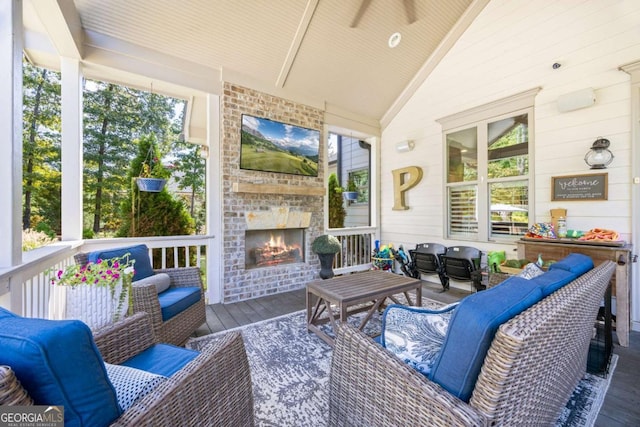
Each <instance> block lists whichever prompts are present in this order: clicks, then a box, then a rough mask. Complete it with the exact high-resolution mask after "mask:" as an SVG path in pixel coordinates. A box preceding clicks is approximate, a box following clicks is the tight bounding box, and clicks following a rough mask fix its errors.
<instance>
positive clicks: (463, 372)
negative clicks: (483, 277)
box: [429, 276, 542, 402]
mask: <svg viewBox="0 0 640 427" xmlns="http://www.w3.org/2000/svg"><path fill="white" fill-rule="evenodd" d="M541 299H542V290H541V289H540V287H539V286H538V284H537V283H535V280H527V279H523V278H521V277H516V276H512V277H510V278H508V279H507V280H505V281H504V282H503V283H501V284H500V285H499V286H496V287H494V288H491V289H488V290H486V291H482V292H478V293H476V294H473V295H470V296H468V297H466V298H464V299H463V300H462V301H460V304H459V305H458V307H457V308H456V310H455V312H454V314H453V317H452V318H451V321H450V322H449V330H448V331H447V336H446V338H445V341H444V343H443V345H442V349H441V351H440V354H439V356H438V358H437V359H436V361H435V363H434V365H433V367H432V369H431V373H430V375H429V379H430V380H432V381H433V382H436V383H438V384H440V385H441V386H442V387H443V388H444V389H446V390H447V391H449V392H450V393H451V394H453V395H454V396H457V397H459V398H460V399H462V400H463V401H465V402H468V401H469V399H470V398H471V393H472V392H473V388H474V387H475V384H476V381H477V379H478V375H479V374H480V368H481V367H482V364H483V362H484V359H485V356H486V354H487V351H488V350H489V347H490V346H491V342H492V341H493V337H494V336H495V333H496V331H497V330H498V327H499V326H500V325H501V324H503V323H504V322H506V321H508V320H510V319H511V318H513V317H514V316H516V315H518V314H520V313H521V312H522V311H524V310H526V309H527V308H529V307H531V306H532V305H534V304H535V303H537V302H538V301H540V300H541Z"/></svg>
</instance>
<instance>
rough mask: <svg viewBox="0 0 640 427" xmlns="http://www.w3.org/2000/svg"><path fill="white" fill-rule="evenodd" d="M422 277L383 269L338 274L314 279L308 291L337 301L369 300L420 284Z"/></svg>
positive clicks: (308, 286) (308, 285)
mask: <svg viewBox="0 0 640 427" xmlns="http://www.w3.org/2000/svg"><path fill="white" fill-rule="evenodd" d="M420 284H421V281H420V279H414V278H412V277H406V276H401V275H398V274H394V273H389V272H387V271H381V270H371V271H365V272H362V273H353V274H346V275H344V276H336V277H333V278H331V279H327V280H314V281H312V282H309V283H308V284H307V291H309V290H311V291H312V293H313V294H315V295H318V296H320V297H322V298H327V299H330V300H332V301H335V302H342V303H355V302H358V300H365V301H366V300H368V299H370V298H372V297H376V296H379V295H380V294H381V293H389V294H394V293H397V292H402V291H405V290H409V289H414V288H417V287H418V286H420Z"/></svg>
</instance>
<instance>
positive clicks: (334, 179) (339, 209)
mask: <svg viewBox="0 0 640 427" xmlns="http://www.w3.org/2000/svg"><path fill="white" fill-rule="evenodd" d="M342 191H343V189H342V187H340V185H339V184H338V176H337V175H336V174H335V173H332V174H331V175H329V228H344V218H345V216H346V215H347V212H346V211H345V209H344V206H343V205H342Z"/></svg>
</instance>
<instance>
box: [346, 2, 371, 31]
mask: <svg viewBox="0 0 640 427" xmlns="http://www.w3.org/2000/svg"><path fill="white" fill-rule="evenodd" d="M369 4H371V0H362V3H360V9H358V12H357V13H356V16H355V17H354V18H353V21H351V25H349V26H350V27H351V28H355V27H357V26H358V23H359V22H360V19H362V15H364V13H365V12H366V11H367V8H368V7H369Z"/></svg>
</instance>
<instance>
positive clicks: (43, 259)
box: [0, 236, 211, 318]
mask: <svg viewBox="0 0 640 427" xmlns="http://www.w3.org/2000/svg"><path fill="white" fill-rule="evenodd" d="M210 239H211V236H166V237H144V238H122V239H100V240H86V241H84V242H59V243H56V244H53V245H49V246H46V247H43V248H38V249H35V250H33V251H29V252H25V253H24V255H23V263H22V264H21V265H19V266H16V267H13V268H9V269H3V270H0V306H4V307H6V308H8V309H9V310H11V311H13V312H14V313H16V314H19V315H22V316H27V317H44V318H46V317H48V301H49V293H50V292H49V289H50V287H51V285H50V283H51V276H52V275H53V274H55V272H56V271H58V270H60V269H63V268H64V267H65V266H67V265H70V264H73V263H74V259H73V256H74V255H75V254H76V253H78V252H90V251H95V250H100V249H109V248H116V247H124V246H133V245H137V244H141V243H144V244H145V245H147V247H149V255H150V256H151V257H152V261H153V265H154V266H155V268H166V267H174V266H176V267H186V266H197V267H200V268H201V270H202V271H203V280H204V281H205V286H206V279H207V275H206V268H205V267H206V262H205V259H206V253H207V247H208V245H209V241H210Z"/></svg>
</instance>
